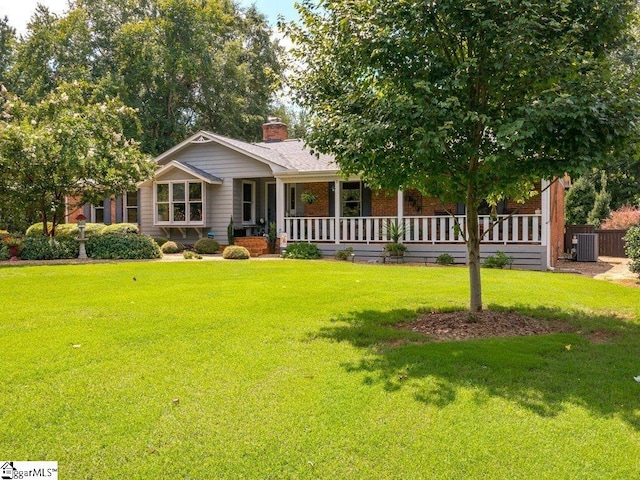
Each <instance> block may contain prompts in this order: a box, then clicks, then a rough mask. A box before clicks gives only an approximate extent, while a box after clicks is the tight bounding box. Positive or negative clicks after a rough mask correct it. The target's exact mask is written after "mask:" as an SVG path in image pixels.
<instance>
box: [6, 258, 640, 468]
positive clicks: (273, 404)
mask: <svg viewBox="0 0 640 480" xmlns="http://www.w3.org/2000/svg"><path fill="white" fill-rule="evenodd" d="M134 277H135V279H136V280H135V281H134ZM483 280H484V299H485V302H486V303H487V304H489V305H490V306H491V307H492V308H501V309H504V308H513V309H516V310H519V311H521V312H526V313H530V314H534V315H538V316H544V317H547V318H561V319H564V320H567V319H569V320H570V321H571V322H574V323H575V325H576V326H577V327H578V328H579V329H580V330H581V331H582V334H580V333H578V334H559V335H549V336H540V337H523V338H513V339H504V338H503V339H490V340H477V341H467V342H457V343H456V342H452V343H431V342H428V341H427V342H425V341H424V339H423V338H418V337H416V336H415V335H412V334H410V333H405V332H400V331H397V330H394V329H393V328H391V327H390V325H392V324H394V323H396V322H399V321H403V320H407V319H411V318H413V317H415V316H416V315H417V312H419V311H420V310H432V309H454V308H464V307H465V305H466V303H467V295H468V289H467V273H466V270H465V269H463V268H431V267H429V268H426V267H412V266H380V265H367V264H351V263H338V262H297V261H285V262H256V261H251V262H198V261H193V262H180V263H153V262H149V263H145V262H142V263H137V262H134V263H120V264H99V265H69V266H41V267H8V268H0V284H1V285H2V301H1V302H0V345H2V347H1V354H0V379H1V380H2V395H1V396H0V414H1V418H2V427H1V428H0V457H2V458H0V460H3V461H4V460H15V461H18V460H56V461H58V465H59V469H60V478H73V479H85V478H91V479H114V478H138V479H164V478H167V479H169V478H171V479H173V478H193V479H214V478H215V479H225V478H229V479H237V478H255V479H265V478H274V479H290V478H303V479H304V478H309V479H318V478H323V479H341V478H348V479H350V480H355V479H391V478H394V479H418V478H425V479H426V478H428V479H432V478H442V479H456V478H460V479H467V478H483V479H484V478H487V479H531V478H535V479H536V480H538V479H554V480H555V479H565V478H566V479H576V478H579V479H588V478H594V479H595V478H597V479H603V478H611V479H622V478H639V477H640V453H639V452H640V432H639V429H640V383H637V382H635V381H634V380H633V377H634V376H635V375H640V289H632V288H628V287H622V286H618V285H614V284H610V283H605V282H601V281H596V280H590V279H584V278H580V277H577V276H570V275H561V274H550V273H532V272H521V271H490V270H486V271H483ZM594 329H604V330H606V331H607V332H609V334H610V335H611V338H610V340H609V341H607V342H604V343H602V342H601V343H595V342H591V341H590V340H588V336H587V335H586V334H587V333H588V332H590V331H592V330H594ZM567 345H571V348H570V349H567V348H566V346H567Z"/></svg>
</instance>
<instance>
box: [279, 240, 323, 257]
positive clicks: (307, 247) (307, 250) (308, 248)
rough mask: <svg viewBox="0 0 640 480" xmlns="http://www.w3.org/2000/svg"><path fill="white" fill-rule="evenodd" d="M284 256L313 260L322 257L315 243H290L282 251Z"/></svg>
mask: <svg viewBox="0 0 640 480" xmlns="http://www.w3.org/2000/svg"><path fill="white" fill-rule="evenodd" d="M282 256H283V257H284V258H294V259H299V260H315V259H318V258H322V252H321V251H320V248H318V246H317V245H316V244H315V243H304V242H300V243H291V244H289V245H288V246H287V248H285V249H284V252H282Z"/></svg>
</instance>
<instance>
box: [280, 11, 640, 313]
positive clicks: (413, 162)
mask: <svg viewBox="0 0 640 480" xmlns="http://www.w3.org/2000/svg"><path fill="white" fill-rule="evenodd" d="M299 10H300V14H301V22H300V24H299V25H295V24H294V25H290V34H291V35H292V37H293V40H294V45H295V48H294V55H295V56H296V57H297V58H298V60H299V61H300V62H302V67H300V68H298V70H297V72H296V74H295V75H294V78H293V81H292V83H293V90H294V92H296V94H297V97H296V98H297V101H298V102H299V103H300V104H301V105H302V106H303V107H304V108H306V109H307V110H308V111H309V112H310V113H311V128H310V133H309V135H308V136H307V141H308V143H309V144H310V145H311V146H312V147H313V148H314V149H316V150H317V151H321V152H324V153H328V154H333V155H334V156H335V157H336V160H337V162H338V164H339V165H340V167H341V169H342V171H343V172H344V173H345V174H360V175H361V176H362V178H363V180H364V181H366V182H367V183H368V184H369V185H371V186H373V187H384V188H410V187H413V188H418V189H419V190H420V191H421V192H423V193H424V194H426V195H431V196H434V197H438V198H440V199H442V200H443V201H445V202H464V203H465V204H466V211H467V223H466V235H467V237H466V239H467V248H468V259H469V267H470V268H469V272H470V285H471V302H470V306H471V310H472V311H477V310H480V309H481V308H482V299H481V298H482V297H481V287H480V270H479V267H480V264H479V242H480V240H481V239H480V237H479V232H478V206H479V205H480V203H481V202H482V201H483V200H487V201H489V202H490V203H493V204H495V202H497V201H498V200H499V199H501V198H505V197H510V198H515V199H518V198H520V199H521V198H523V197H524V196H526V195H527V193H528V192H529V191H530V187H531V183H532V181H534V180H536V179H540V178H552V177H554V176H561V175H562V174H564V173H565V172H568V173H570V174H573V175H576V174H578V173H579V172H582V171H584V170H585V169H587V168H588V167H591V166H594V165H597V164H601V163H603V162H604V161H605V160H607V159H610V158H612V157H614V158H615V157H616V156H617V155H620V154H621V152H622V151H623V150H624V149H625V148H626V147H627V145H628V144H629V143H630V141H631V140H633V139H635V138H636V135H637V131H636V127H635V125H636V124H635V122H636V120H637V118H638V94H637V81H636V78H635V76H634V69H633V68H632V64H631V63H632V62H630V61H628V59H630V58H634V54H633V49H632V48H630V44H631V43H632V41H633V36H632V35H631V28H630V27H631V24H632V21H633V19H634V14H635V2H634V1H632V0H612V1H610V2H595V1H588V0H585V1H577V2H576V1H569V0H559V1H554V2H546V1H544V2H542V1H519V0H481V1H473V2H471V1H465V0H438V1H435V2H424V1H422V0H403V1H398V0H325V1H322V2H320V4H319V5H316V4H315V3H314V2H312V1H311V0H303V1H302V4H301V6H300V7H299Z"/></svg>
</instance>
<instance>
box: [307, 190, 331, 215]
mask: <svg viewBox="0 0 640 480" xmlns="http://www.w3.org/2000/svg"><path fill="white" fill-rule="evenodd" d="M302 191H303V192H305V191H309V192H313V193H315V195H316V197H318V200H316V201H315V202H313V203H312V204H311V205H308V204H306V203H305V204H304V216H305V217H327V216H328V215H329V185H328V184H327V183H305V184H303V185H302Z"/></svg>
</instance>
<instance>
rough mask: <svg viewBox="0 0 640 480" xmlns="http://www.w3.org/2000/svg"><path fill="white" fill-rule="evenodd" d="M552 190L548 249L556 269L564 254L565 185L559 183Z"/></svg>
mask: <svg viewBox="0 0 640 480" xmlns="http://www.w3.org/2000/svg"><path fill="white" fill-rule="evenodd" d="M550 190H551V199H550V206H551V212H550V218H551V224H550V225H549V228H550V229H551V232H550V239H549V242H550V245H549V246H548V248H549V249H550V251H551V255H550V257H551V258H550V263H551V266H552V267H555V266H556V264H557V262H558V258H559V257H560V256H561V255H562V253H563V252H564V228H565V219H564V184H563V183H562V182H560V181H557V182H555V183H554V184H553V185H552V186H551V188H550Z"/></svg>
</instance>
